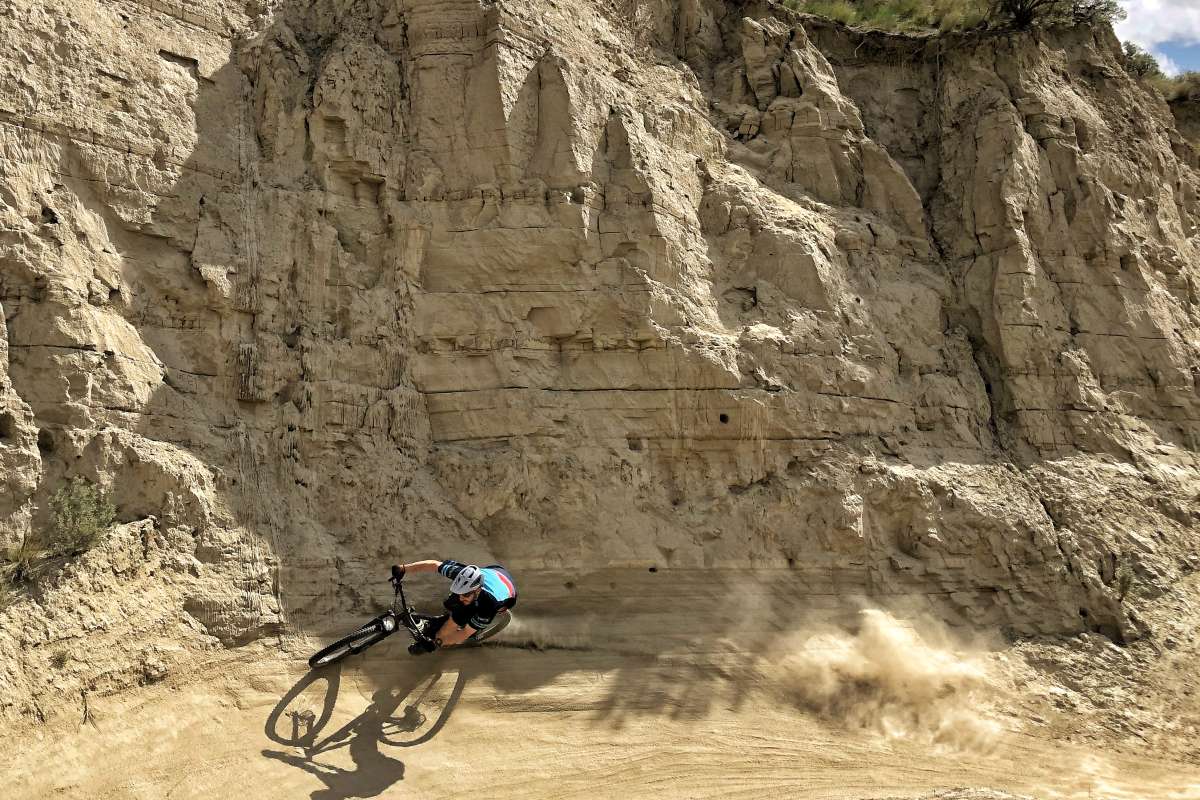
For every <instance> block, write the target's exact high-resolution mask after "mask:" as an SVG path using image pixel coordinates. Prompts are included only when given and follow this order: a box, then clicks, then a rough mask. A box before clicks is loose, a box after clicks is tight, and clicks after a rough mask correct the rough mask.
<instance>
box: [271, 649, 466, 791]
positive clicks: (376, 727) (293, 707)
mask: <svg viewBox="0 0 1200 800" xmlns="http://www.w3.org/2000/svg"><path fill="white" fill-rule="evenodd" d="M413 667H414V668H413V669H411V670H408V671H406V672H405V673H404V675H403V677H402V678H401V680H400V682H399V683H398V684H397V685H394V686H385V687H382V688H379V689H377V690H376V691H375V692H374V694H372V696H371V702H370V704H369V705H368V706H367V708H366V709H365V710H363V711H362V712H361V713H360V714H358V716H356V717H354V718H353V719H352V720H350V721H349V722H347V723H346V724H344V725H342V726H341V727H340V728H338V729H337V730H335V731H333V732H332V733H330V734H328V735H325V736H322V733H323V732H324V730H325V729H326V728H327V727H328V725H329V723H330V721H331V720H332V719H333V715H334V711H335V709H336V706H337V700H338V693H339V690H340V687H341V674H342V673H341V665H335V666H333V667H329V668H325V669H318V670H313V671H311V672H309V673H308V674H307V675H305V676H304V677H303V678H301V679H300V681H299V682H297V683H296V685H295V686H293V687H292V688H291V690H289V691H288V693H287V694H285V695H284V696H283V697H282V698H281V699H280V701H279V702H278V703H277V704H276V705H275V708H274V709H272V711H271V714H270V715H269V716H268V717H267V722H266V728H265V732H266V735H267V738H268V739H270V740H271V741H273V742H275V743H276V744H279V745H282V746H284V747H287V748H291V750H290V751H281V750H270V749H267V750H263V756H265V757H266V758H272V759H276V760H278V761H282V762H284V763H285V764H290V765H292V766H294V767H298V768H299V769H302V770H304V771H305V772H310V773H312V774H313V775H315V776H316V777H317V778H319V779H320V780H321V781H322V782H323V783H324V784H325V788H324V789H318V790H316V791H314V792H313V793H312V795H311V798H312V800H341V798H350V797H376V796H378V795H380V794H382V793H383V792H384V791H386V790H387V789H388V788H389V787H390V786H392V785H394V784H395V783H397V782H398V781H401V780H403V779H404V762H402V761H400V760H399V759H396V758H393V757H392V756H390V755H388V754H387V752H386V749H390V748H396V747H415V746H416V745H419V744H423V743H425V742H427V741H429V740H430V739H432V738H433V737H434V736H436V735H437V734H438V732H439V731H440V730H441V729H442V728H443V727H444V726H445V724H446V722H447V721H448V720H449V719H450V715H451V714H452V713H453V711H454V708H455V706H457V704H458V701H459V698H460V697H462V692H463V689H464V687H465V686H466V683H467V674H466V672H464V671H461V670H460V671H457V672H456V673H455V674H454V679H453V680H454V683H453V688H451V690H450V694H449V696H448V697H444V696H443V694H442V693H441V692H438V691H435V687H438V686H439V684H444V681H443V680H442V679H443V678H444V677H446V675H447V673H446V672H445V671H443V670H442V669H440V668H439V666H438V665H437V664H433V663H428V662H425V663H420V662H414V663H413ZM322 683H323V684H324V691H323V692H322V691H321V690H320V689H319V688H318V687H319V685H320V684H322ZM342 748H346V749H347V752H348V753H349V756H350V760H351V762H352V763H353V768H346V767H340V766H336V765H334V764H330V763H327V761H325V760H322V759H321V757H322V756H325V755H327V754H329V753H332V752H334V751H336V750H340V749H342Z"/></svg>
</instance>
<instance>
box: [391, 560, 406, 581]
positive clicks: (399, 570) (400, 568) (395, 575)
mask: <svg viewBox="0 0 1200 800" xmlns="http://www.w3.org/2000/svg"><path fill="white" fill-rule="evenodd" d="M403 579H404V565H403V564H392V580H394V581H399V580H403Z"/></svg>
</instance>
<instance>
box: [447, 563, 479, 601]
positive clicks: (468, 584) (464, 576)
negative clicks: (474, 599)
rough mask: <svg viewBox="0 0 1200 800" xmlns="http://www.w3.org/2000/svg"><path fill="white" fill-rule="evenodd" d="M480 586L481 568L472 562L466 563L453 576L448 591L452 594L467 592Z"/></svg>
mask: <svg viewBox="0 0 1200 800" xmlns="http://www.w3.org/2000/svg"><path fill="white" fill-rule="evenodd" d="M480 586H483V570H481V569H480V568H479V567H477V566H475V565H474V564H468V565H467V566H465V567H463V568H462V569H460V570H459V571H458V574H457V575H455V576H454V581H453V582H452V583H451V584H450V591H452V592H454V594H469V593H470V592H473V591H475V590H476V589H478V588H479V587H480Z"/></svg>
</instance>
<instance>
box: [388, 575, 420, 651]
mask: <svg viewBox="0 0 1200 800" xmlns="http://www.w3.org/2000/svg"><path fill="white" fill-rule="evenodd" d="M391 582H392V586H393V587H394V588H395V590H396V595H395V597H394V598H393V599H392V616H394V617H396V618H397V619H398V620H399V621H400V624H401V625H403V626H404V627H405V628H406V629H407V630H408V632H409V633H411V634H412V636H413V639H421V638H424V637H423V636H422V635H421V632H420V629H419V628H418V627H417V621H416V620H415V619H413V609H412V606H410V605H409V604H408V599H407V598H405V596H404V579H403V578H392V579H391ZM397 604H399V608H397Z"/></svg>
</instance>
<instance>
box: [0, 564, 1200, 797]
mask: <svg viewBox="0 0 1200 800" xmlns="http://www.w3.org/2000/svg"><path fill="white" fill-rule="evenodd" d="M605 577H606V579H611V578H615V577H617V576H613V575H608V576H605ZM668 577H670V576H668ZM684 585H685V586H686V581H685V582H684ZM623 588H625V589H627V590H628V593H629V594H639V593H640V594H641V595H642V596H643V597H644V596H646V595H647V594H648V592H649V591H650V590H649V589H648V584H647V582H646V581H645V580H640V581H633V582H631V584H630V585H628V586H626V587H623ZM692 591H693V592H695V591H696V589H695V587H692ZM684 593H685V595H686V594H687V593H688V592H687V589H685V590H684ZM747 594H748V592H747V593H743V595H742V598H743V600H745V599H746V595H747ZM689 599H691V598H689ZM751 599H752V598H751ZM565 605H566V614H565V615H554V616H545V617H541V616H539V614H541V613H543V612H550V611H551V608H550V607H549V605H546V606H544V607H542V608H538V607H535V608H534V609H532V610H531V611H527V612H526V613H525V614H524V615H521V616H518V617H517V619H516V620H515V621H514V622H513V624H512V625H510V626H509V627H508V629H507V630H506V631H505V632H504V633H502V634H501V636H500V637H499V638H498V639H497V640H496V641H494V642H493V643H490V644H485V645H483V646H482V647H478V648H473V649H469V650H461V651H458V652H441V653H437V654H433V655H430V656H422V657H412V656H409V655H408V654H407V653H406V652H405V649H404V645H405V644H406V641H405V640H404V638H403V637H402V636H396V637H394V638H391V639H388V640H385V641H384V642H383V643H381V644H379V645H377V646H376V647H374V648H372V649H370V650H368V651H366V653H364V654H362V655H359V656H357V657H352V658H350V659H348V660H347V661H345V662H343V663H341V664H338V665H334V666H331V667H326V668H321V669H317V670H312V671H310V670H308V669H306V667H305V665H304V659H305V658H306V657H307V655H308V653H309V652H311V650H312V649H315V647H316V646H317V645H318V643H319V642H320V641H322V640H323V639H322V637H317V638H316V640H312V641H310V640H307V639H302V638H297V639H292V640H289V641H287V642H286V643H285V644H284V647H283V650H284V652H283V653H281V652H280V648H279V647H277V646H263V645H250V646H247V647H245V648H242V649H241V650H239V651H237V652H236V653H222V654H220V655H219V656H217V657H215V658H213V659H212V660H210V661H208V662H207V663H203V664H200V665H198V666H197V668H196V669H195V670H194V671H191V672H189V673H187V674H184V675H178V676H172V677H170V678H166V679H164V680H162V681H161V682H158V683H155V684H153V685H148V686H145V687H143V688H140V689H137V690H132V691H127V692H121V693H114V694H112V695H109V696H103V697H88V698H85V699H84V701H83V702H82V703H81V704H80V706H79V707H78V708H77V709H76V713H74V714H72V715H70V716H66V715H64V716H62V717H59V718H57V719H54V720H52V721H50V722H48V723H45V724H42V725H38V726H33V727H29V728H26V729H24V730H22V729H19V728H18V729H10V730H9V731H8V735H7V736H5V737H4V741H3V744H4V747H5V752H6V753H8V754H9V762H8V766H7V770H8V775H9V791H10V792H11V794H10V796H15V797H21V798H35V797H38V798H40V797H102V798H203V797H227V796H249V797H256V798H258V797H261V798H295V797H304V796H309V797H311V798H314V800H316V799H319V798H324V799H325V800H332V799H333V798H352V797H397V798H398V797H429V798H439V797H448V796H454V795H455V794H457V793H461V792H462V791H463V787H464V786H467V787H470V789H471V791H486V792H487V793H488V794H489V796H494V797H502V798H526V797H555V798H557V797H562V798H572V797H579V798H585V797H614V798H615V797H664V798H707V797H712V798H727V797H746V798H762V797H771V798H774V797H779V798H796V797H803V798H829V799H830V800H852V799H853V800H868V798H869V799H870V800H883V799H884V798H928V799H929V800H934V799H935V798H937V799H939V800H1025V799H1027V798H1038V799H1039V800H1056V799H1058V798H1088V800H1101V799H1103V800H1185V799H1193V798H1200V764H1197V763H1196V760H1195V758H1194V757H1193V758H1190V759H1186V760H1184V757H1180V756H1179V755H1178V754H1175V755H1174V756H1173V754H1172V753H1171V752H1170V751H1169V750H1168V751H1164V750H1163V749H1160V748H1155V747H1152V746H1150V745H1149V744H1148V743H1147V742H1146V741H1144V740H1141V739H1136V738H1131V739H1125V740H1123V739H1122V737H1121V736H1120V731H1118V730H1109V731H1107V732H1106V731H1105V730H1104V729H1103V726H1100V725H1092V726H1091V727H1090V728H1089V729H1088V732H1089V734H1090V735H1091V736H1092V738H1091V739H1090V740H1087V741H1079V740H1077V737H1075V736H1074V734H1075V733H1077V732H1078V731H1072V727H1073V726H1074V727H1076V728H1078V727H1079V723H1078V719H1077V717H1076V716H1075V715H1069V716H1065V717H1064V718H1063V720H1060V721H1059V722H1057V723H1055V722H1053V721H1051V722H1047V720H1046V719H1045V718H1044V717H1042V716H1039V713H1040V714H1042V715H1049V714H1050V713H1051V711H1048V710H1047V709H1045V708H1040V709H1033V708H1029V707H1022V705H1021V703H1020V702H1015V701H1016V700H1017V699H1018V698H1021V697H1024V698H1026V699H1027V700H1028V698H1030V697H1037V696H1039V695H1044V694H1045V693H1044V692H1031V691H1029V690H1028V689H1027V688H1025V689H1022V688H1020V683H1019V682H1016V681H1014V680H1013V676H1012V674H1010V673H1009V672H1007V671H1006V665H1007V666H1010V667H1011V665H1012V664H1013V660H1014V659H1015V658H1016V655H1015V653H1014V651H1013V649H1012V648H1010V647H1008V646H1005V645H1003V644H1001V643H997V642H985V641H981V640H976V641H974V642H964V641H962V640H961V639H960V638H957V637H955V636H954V635H952V634H950V633H948V632H947V631H946V630H945V629H944V628H941V627H939V626H938V625H935V624H925V625H915V626H914V625H913V624H912V623H911V622H909V621H902V620H901V619H900V618H899V617H897V616H895V615H892V614H889V613H887V612H884V611H881V610H878V609H858V610H855V609H853V608H852V607H850V606H847V607H845V608H842V609H838V610H834V611H829V612H826V613H824V614H812V613H809V615H808V618H807V622H806V624H805V625H804V626H803V628H805V629H807V630H808V631H809V633H808V634H805V635H803V636H796V635H794V634H793V635H792V636H791V637H780V636H778V635H775V634H772V633H768V632H767V631H765V630H764V629H763V628H762V626H761V625H755V624H750V625H745V626H740V627H739V629H738V634H737V637H736V638H735V639H731V638H725V637H719V638H713V637H708V638H706V637H704V636H703V634H702V633H700V632H699V631H696V632H692V634H691V635H688V636H687V637H684V638H680V639H679V640H678V641H676V642H661V641H660V642H655V641H654V638H653V637H651V636H647V635H646V632H647V630H649V629H653V627H654V626H655V624H656V621H655V618H654V617H653V615H650V614H646V613H637V612H630V611H629V610H627V609H618V610H616V611H615V613H613V614H612V615H611V617H601V618H595V619H593V620H592V623H591V624H586V623H585V622H583V620H585V619H588V616H587V614H588V612H587V609H586V608H585V607H580V606H575V607H572V605H571V603H570V602H569V601H567V602H566V603H565ZM793 610H794V611H796V612H797V613H800V610H799V608H794V609H793ZM738 619H744V617H743V616H742V615H741V614H739V615H738ZM746 641H750V642H753V643H754V646H752V647H750V648H746V647H744V646H739V642H742V643H745V642H746ZM1070 649H1074V648H1070ZM1017 660H1019V659H1017ZM1195 663H1196V661H1195V660H1193V661H1192V662H1191V668H1192V670H1193V673H1194V667H1195ZM1025 677H1026V678H1028V674H1026V675H1025ZM1046 677H1047V676H1046V674H1043V675H1042V678H1043V679H1045V678H1046ZM1192 688H1193V689H1194V688H1195V684H1194V682H1193V684H1192ZM1059 691H1060V692H1062V691H1064V690H1061V689H1060V690H1059ZM1072 720H1074V722H1072ZM1073 739H1074V740H1073ZM966 787H970V788H966Z"/></svg>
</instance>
